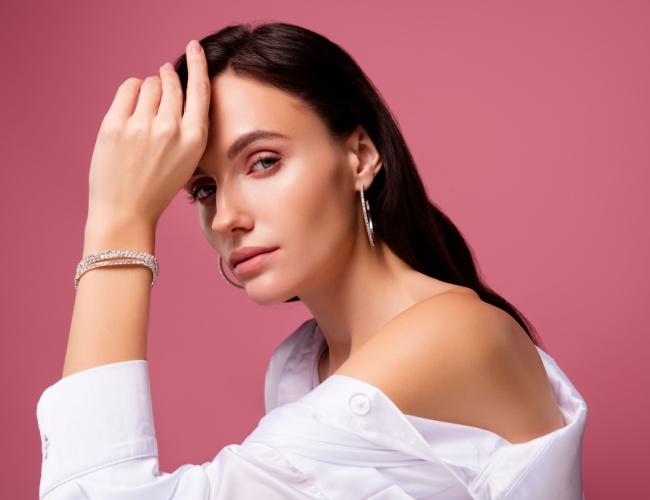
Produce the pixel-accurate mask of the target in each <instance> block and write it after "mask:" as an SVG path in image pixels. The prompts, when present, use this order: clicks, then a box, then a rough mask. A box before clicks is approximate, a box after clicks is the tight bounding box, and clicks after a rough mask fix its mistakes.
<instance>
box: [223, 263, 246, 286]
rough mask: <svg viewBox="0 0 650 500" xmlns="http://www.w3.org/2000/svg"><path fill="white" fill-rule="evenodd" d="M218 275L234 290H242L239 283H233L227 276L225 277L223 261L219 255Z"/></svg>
mask: <svg viewBox="0 0 650 500" xmlns="http://www.w3.org/2000/svg"><path fill="white" fill-rule="evenodd" d="M219 274H221V277H222V278H223V279H224V280H225V281H226V283H228V284H229V285H231V286H234V287H235V288H244V287H243V286H241V285H240V284H239V283H235V282H234V281H233V280H231V279H230V278H229V277H228V276H226V272H225V271H224V270H223V259H222V258H221V255H219Z"/></svg>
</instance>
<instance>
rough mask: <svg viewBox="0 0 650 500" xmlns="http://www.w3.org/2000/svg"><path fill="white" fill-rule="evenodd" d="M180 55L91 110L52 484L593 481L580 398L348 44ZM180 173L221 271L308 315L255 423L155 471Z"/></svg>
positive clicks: (117, 492) (252, 33)
mask: <svg viewBox="0 0 650 500" xmlns="http://www.w3.org/2000/svg"><path fill="white" fill-rule="evenodd" d="M175 69H176V71H174V67H172V65H171V64H169V63H167V64H166V65H164V66H162V67H161V68H160V77H159V78H158V77H149V78H147V79H146V80H145V81H144V82H142V81H139V80H135V79H131V80H128V81H127V82H125V83H124V84H123V85H122V86H121V87H120V89H119V90H118V92H117V95H116V97H115V100H114V102H113V104H112V106H111V108H110V110H109V111H108V113H107V115H106V118H105V119H104V121H103V123H102V127H101V129H100V132H99V136H98V141H97V145H96V147H95V151H94V154H93V158H92V163H91V172H90V203H89V213H88V222H87V226H86V234H85V240H84V252H83V253H84V260H82V262H81V263H80V266H79V268H78V270H77V276H76V278H75V284H76V285H78V292H77V298H76V302H75V308H74V313H73V320H72V326H71V331H70V338H69V344H68V351H67V355H66V360H65V366H64V373H63V375H64V378H63V379H62V380H61V381H60V382H58V383H57V384H55V385H54V386H52V387H51V388H49V389H48V390H47V391H46V392H45V393H44V395H43V397H42V398H41V401H40V402H39V409H38V416H39V425H40V429H41V436H42V439H43V451H44V461H43V474H42V480H41V496H42V497H45V498H48V499H50V498H51V499H54V498H130V499H131V498H228V499H230V498H246V499H249V498H377V499H379V498H391V499H392V498H433V497H435V498H443V499H448V498H454V499H455V498H506V497H508V498H579V497H580V496H581V494H582V492H581V491H582V490H581V480H580V456H581V453H580V449H581V439H582V432H583V429H584V422H585V416H586V408H585V405H584V401H583V400H582V398H581V397H580V395H579V394H578V393H577V392H576V391H575V389H574V388H573V387H572V385H571V384H570V382H569V381H568V380H567V379H566V377H565V376H564V375H563V374H562V372H561V371H560V370H559V369H558V368H557V366H556V365H555V364H554V363H553V361H552V360H551V359H550V358H549V357H548V356H547V355H546V354H545V353H543V352H542V351H541V350H539V349H538V348H536V345H535V342H534V341H535V337H534V334H533V332H532V329H531V328H530V327H529V325H528V324H527V323H526V321H525V320H524V318H523V317H522V316H521V315H520V314H519V313H518V311H517V310H516V309H515V308H514V307H512V306H511V305H510V304H509V303H508V302H506V301H505V300H504V299H502V298H501V297H499V296H498V295H496V294H495V293H494V292H492V291H491V290H490V289H489V288H488V287H487V286H486V285H484V284H483V283H482V282H481V280H480V279H479V277H478V276H477V272H476V269H475V266H474V263H473V259H472V255H471V252H470V250H469V248H468V247H467V245H466V244H465V242H464V240H463V238H462V236H461V235H460V233H459V232H458V230H457V229H456V228H455V227H454V225H453V224H452V223H451V222H450V221H449V220H448V219H447V218H446V217H445V216H444V215H443V214H442V213H441V212H440V211H439V210H438V209H437V208H436V207H435V206H433V205H432V204H431V203H430V202H429V201H428V200H427V197H426V194H425V191H424V188H423V185H422V182H421V181H420V178H419V176H418V174H417V172H416V170H415V166H414V162H413V159H412V157H411V155H410V153H409V151H408V148H407V147H406V144H405V142H404V139H403V137H402V135H401V133H400V131H399V129H398V127H397V125H396V123H395V121H394V120H393V118H392V117H391V115H390V113H389V111H388V109H387V107H386V106H385V104H384V103H383V101H382V100H381V98H380V97H379V95H378V93H377V92H376V90H375V89H374V88H373V86H372V84H371V83H370V82H369V81H368V80H367V78H366V77H365V75H364V74H363V73H362V71H361V70H360V69H359V68H358V66H357V65H356V64H355V63H354V61H353V60H352V59H351V58H350V57H349V56H348V55H347V54H346V53H345V52H344V51H343V50H341V49H340V48H339V47H338V46H336V45H334V44H333V43H331V42H329V41H328V40H326V39H325V38H323V37H321V36H320V35H317V34H315V33H312V32H310V31H308V30H305V29H302V28H299V27H296V26H291V25H286V24H268V25H262V26H259V27H257V28H255V29H252V30H251V29H250V28H248V27H245V26H232V27H229V28H226V29H224V30H221V31H220V32H217V33H215V34H213V35H210V36H208V37H206V38H205V39H204V40H202V41H201V43H200V44H199V43H198V42H196V41H192V42H191V43H190V44H189V45H188V47H187V50H186V54H185V56H183V57H181V58H179V60H178V61H177V62H176V65H175ZM181 90H182V91H181ZM136 98H137V104H135V103H136ZM184 98H185V99H184ZM182 187H184V188H185V189H186V190H187V191H188V193H189V196H190V197H191V200H192V201H193V202H195V203H196V204H197V207H198V211H199V215H200V221H201V227H202V230H203V232H204V234H205V237H206V239H207V240H208V242H209V243H210V244H211V245H212V246H213V247H214V248H215V249H216V250H217V252H218V253H219V265H220V267H221V271H222V275H223V277H224V278H225V279H226V280H227V281H228V282H229V283H231V284H232V285H234V286H240V287H243V288H244V289H245V291H246V293H247V294H248V295H249V296H250V297H251V299H252V300H254V301H255V302H257V303H259V304H263V305H271V304H276V303H279V302H283V301H287V300H292V299H294V298H299V299H300V300H302V301H303V302H304V303H305V305H306V306H307V307H308V308H309V310H310V311H311V312H312V313H313V315H314V320H312V321H309V322H307V323H305V324H304V325H302V326H301V327H300V328H298V330H296V331H295V332H294V333H293V334H292V335H291V336H289V337H288V338H287V340H285V341H284V342H283V343H282V345H281V346H280V347H279V348H278V349H277V350H276V352H275V353H274V355H273V358H272V360H271V363H270V365H269V370H268V373H267V379H266V405H267V412H268V414H267V416H266V417H265V418H264V419H262V421H261V422H260V425H259V426H258V428H257V429H256V430H255V431H254V432H253V433H252V434H251V436H249V438H247V439H246V441H245V442H244V443H243V444H242V445H241V446H231V447H227V448H225V449H224V450H222V451H221V452H220V453H219V454H218V455H217V457H216V458H215V460H214V461H213V462H211V463H208V464H204V465H203V466H189V465H188V466H184V467H181V468H180V469H178V470H177V471H176V472H174V473H173V474H163V473H160V472H159V471H158V461H157V449H156V441H155V437H154V432H153V424H152V419H151V409H150V398H149V388H148V378H147V367H146V362H145V361H144V360H145V357H146V340H147V318H148V310H149V300H150V289H151V287H152V286H153V283H154V282H155V279H156V277H157V262H156V260H155V258H154V257H153V255H152V254H153V250H154V239H155V228H156V223H157V221H158V218H159V217H160V215H161V214H162V212H163V211H164V209H165V208H166V207H167V206H168V204H169V203H170V202H171V200H172V198H173V197H174V195H175V194H176V192H177V191H178V190H179V189H181V188H182ZM111 251H113V252H112V253H111ZM101 252H108V253H101ZM226 268H227V269H226ZM228 272H230V273H233V276H234V277H233V278H229V277H228V275H227V273H228ZM152 275H153V276H152ZM236 280H238V281H239V283H240V284H238V282H237V281H236Z"/></svg>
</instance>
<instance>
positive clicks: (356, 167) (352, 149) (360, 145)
mask: <svg viewBox="0 0 650 500" xmlns="http://www.w3.org/2000/svg"><path fill="white" fill-rule="evenodd" d="M346 147H347V151H348V155H349V157H350V167H351V168H352V175H353V178H354V188H355V190H356V191H360V190H361V184H363V189H364V190H365V189H368V188H369V187H370V185H371V184H372V181H373V180H374V178H375V176H376V175H377V174H378V173H379V171H380V170H381V166H382V163H381V157H380V156H379V151H377V148H376V147H375V144H374V143H373V142H372V139H371V138H370V136H369V135H368V132H366V130H365V129H364V128H363V127H362V126H361V125H358V126H357V128H355V129H354V131H353V132H352V134H350V137H348V139H347V141H346Z"/></svg>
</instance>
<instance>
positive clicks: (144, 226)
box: [83, 217, 156, 257]
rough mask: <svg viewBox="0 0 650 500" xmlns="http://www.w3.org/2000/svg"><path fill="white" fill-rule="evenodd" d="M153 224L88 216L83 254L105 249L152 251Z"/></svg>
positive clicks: (153, 247)
mask: <svg viewBox="0 0 650 500" xmlns="http://www.w3.org/2000/svg"><path fill="white" fill-rule="evenodd" d="M155 240H156V226H155V224H150V223H144V222H137V221H124V222H117V221H110V222H107V221H104V220H97V219H93V218H90V217H89V218H88V220H87V221H86V229H85V233H84V250H83V256H84V257H86V256H87V255H89V254H91V253H95V252H101V251H105V250H135V251H139V252H147V253H150V254H153V253H154V249H155Z"/></svg>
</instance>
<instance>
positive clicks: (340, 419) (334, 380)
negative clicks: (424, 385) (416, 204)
mask: <svg viewBox="0 0 650 500" xmlns="http://www.w3.org/2000/svg"><path fill="white" fill-rule="evenodd" d="M323 347H324V338H323V336H322V333H321V332H320V330H319V329H318V327H317V325H316V323H315V322H314V321H313V320H311V321H309V322H307V323H305V324H304V325H302V326H301V327H300V328H298V330H296V331H295V332H294V333H293V334H292V335H291V336H290V337H289V338H287V340H285V341H284V342H283V343H282V344H281V345H280V346H279V347H278V349H277V350H276V352H275V353H274V355H273V358H272V360H271V363H270V365H269V370H268V373H267V378H266V405H267V412H268V413H267V415H266V416H265V417H264V418H263V419H262V420H261V421H260V423H259V426H258V427H257V429H255V430H254V431H253V433H252V434H251V435H250V436H249V437H248V438H247V439H246V440H245V441H244V442H243V443H242V444H241V445H232V446H228V447H226V448H224V449H223V450H222V451H221V452H220V453H219V454H218V455H217V456H216V458H215V459H214V460H213V461H212V462H208V463H205V464H203V465H194V466H193V465H185V466H183V467H180V468H179V469H177V470H176V471H175V472H173V473H171V474H167V473H162V472H160V471H159V470H158V458H157V456H158V451H157V445H156V438H155V434H154V426H153V417H152V412H151V399H150V392H149V379H148V372H147V362H146V361H127V362H123V363H114V364H109V365H105V366H100V367H97V368H93V369H90V370H86V371H83V372H79V373H77V374H74V375H71V376H69V377H66V378H64V379H62V380H60V381H59V382H57V383H56V384H54V385H53V386H52V387H49V388H48V389H46V391H45V392H44V393H43V395H42V396H41V399H40V401H39V403H38V409H37V416H38V422H39V427H40V432H41V438H42V441H43V465H42V475H41V485H40V498H45V499H47V500H55V499H92V500H97V499H102V500H103V499H106V500H135V499H156V500H157V499H170V500H172V499H188V500H192V499H235V500H236V499H246V500H248V499H257V498H260V499H275V498H277V499H294V498H296V499H298V498H331V499H339V498H340V499H370V498H372V499H374V500H382V499H397V500H399V499H407V498H419V499H420V498H421V499H424V498H435V499H441V500H447V499H465V498H475V499H506V498H508V499H515V498H517V499H518V498H524V499H549V498H553V499H579V498H581V497H582V486H581V447H582V446H581V445H582V434H583V431H584V425H585V419H586V406H585V403H584V401H583V399H582V398H581V397H580V395H579V394H578V392H577V391H576V390H575V388H574V387H573V386H572V385H571V383H570V382H569V380H568V379H567V378H566V376H565V375H564V374H563V373H562V372H561V371H560V369H559V368H558V367H557V365H556V364H555V363H554V362H553V360H552V359H551V358H550V357H549V356H548V355H546V354H545V353H544V352H542V351H540V355H541V356H542V359H543V361H544V365H545V367H546V371H547V373H548V376H549V380H550V382H551V386H552V388H553V391H554V393H555V397H556V400H557V402H558V405H559V407H560V409H561V411H562V415H563V417H564V420H565V424H566V425H565V427H563V428H562V429H559V430H557V431H555V432H552V433H550V434H548V435H546V436H543V437H540V438H538V439H535V440H533V441H530V442H527V443H522V444H515V445H513V444H510V443H508V442H507V441H506V440H504V439H503V438H501V437H499V436H497V435H496V434H493V433H491V432H488V431H485V430H482V429H477V428H473V427H467V426H462V425H457V424H450V423H445V422H438V421H432V420H427V419H423V418H419V417H413V416H408V415H404V414H402V413H401V412H400V411H399V409H398V408H397V407H396V406H395V405H394V404H393V403H392V402H391V401H390V400H389V399H388V398H387V397H386V396H385V395H384V394H383V393H382V392H381V391H379V390H378V389H377V388H375V387H373V386H371V385H369V384H366V383H365V382H362V381H359V380H356V379H353V378H350V377H345V376H341V375H334V376H332V377H330V378H328V379H327V380H326V381H325V382H323V383H322V384H320V385H317V384H318V378H317V374H316V373H315V370H316V361H317V359H318V357H319V355H320V353H321V352H322V349H323ZM315 385H317V387H314V386H315Z"/></svg>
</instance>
